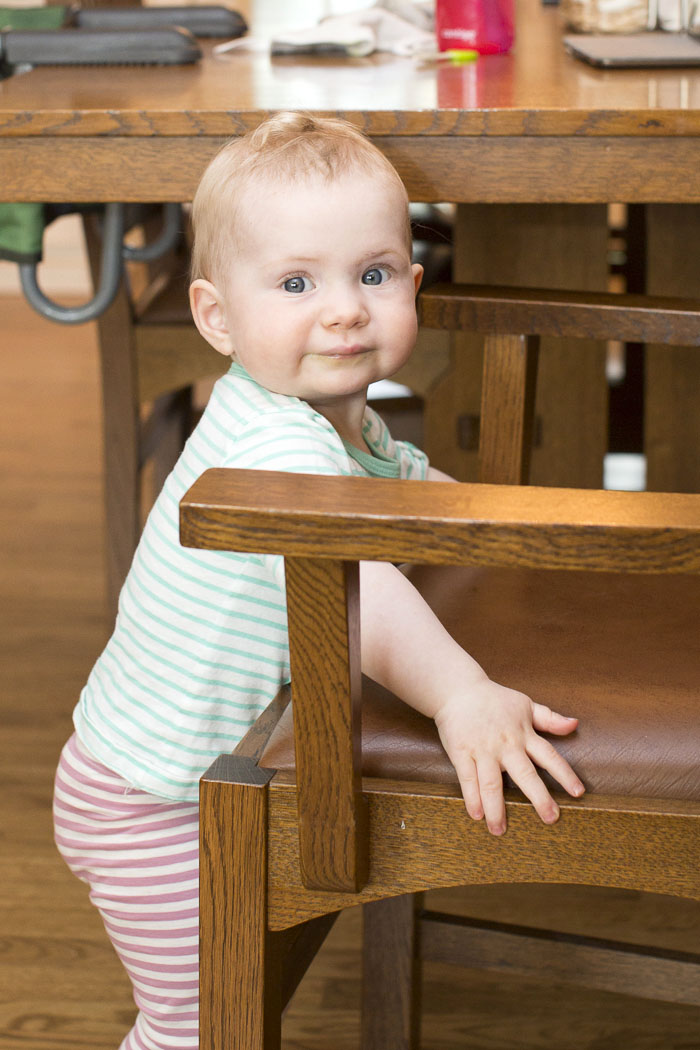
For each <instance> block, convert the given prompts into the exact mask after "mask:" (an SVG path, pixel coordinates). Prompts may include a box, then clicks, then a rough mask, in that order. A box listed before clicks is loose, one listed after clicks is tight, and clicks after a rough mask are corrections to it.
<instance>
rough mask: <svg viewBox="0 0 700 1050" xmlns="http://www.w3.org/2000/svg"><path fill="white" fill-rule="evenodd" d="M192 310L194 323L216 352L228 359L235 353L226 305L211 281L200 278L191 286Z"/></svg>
mask: <svg viewBox="0 0 700 1050" xmlns="http://www.w3.org/2000/svg"><path fill="white" fill-rule="evenodd" d="M190 309H191V310H192V317H193V318H194V323H195V324H196V325H197V328H198V329H199V333H200V335H202V336H203V337H204V338H205V339H206V341H207V342H208V343H210V344H211V346H213V347H214V349H215V350H218V351H219V353H220V354H224V355H225V356H226V357H230V356H231V353H232V352H233V347H232V346H231V339H230V336H229V331H228V325H227V321H226V313H225V310H224V304H223V301H222V299H221V296H220V295H219V292H218V291H217V289H216V287H215V286H214V285H213V284H212V283H211V281H205V280H204V279H203V278H198V279H197V280H196V281H193V282H192V284H191V285H190Z"/></svg>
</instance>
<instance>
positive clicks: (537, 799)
mask: <svg viewBox="0 0 700 1050" xmlns="http://www.w3.org/2000/svg"><path fill="white" fill-rule="evenodd" d="M505 770H506V772H507V773H508V774H509V776H510V778H511V780H512V781H513V783H515V784H517V786H518V787H519V788H520V790H521V791H522V793H523V795H525V797H526V798H529V800H530V802H532V805H533V806H534V807H535V810H536V812H537V815H538V816H539V817H540V819H541V820H543V821H544V823H545V824H554V822H555V821H557V820H558V819H559V806H558V805H557V804H556V802H555V801H554V799H553V798H552V796H551V795H550V793H549V791H547V788H546V786H545V783H544V781H543V780H542V778H541V777H540V775H539V773H538V772H537V770H536V769H535V767H534V765H533V764H532V762H531V761H530V759H529V758H528V757H527V755H526V754H525V753H524V752H522V751H521V752H519V753H518V754H517V755H513V756H512V757H511V758H510V760H508V761H506V762H505Z"/></svg>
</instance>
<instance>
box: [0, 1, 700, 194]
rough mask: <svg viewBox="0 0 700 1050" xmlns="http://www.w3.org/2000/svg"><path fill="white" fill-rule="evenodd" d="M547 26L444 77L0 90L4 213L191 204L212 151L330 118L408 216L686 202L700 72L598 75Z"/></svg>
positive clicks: (343, 65) (551, 22)
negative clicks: (391, 175)
mask: <svg viewBox="0 0 700 1050" xmlns="http://www.w3.org/2000/svg"><path fill="white" fill-rule="evenodd" d="M563 34H564V26H563V21H562V16H561V12H560V10H559V9H558V8H557V7H555V6H543V5H542V4H541V3H540V0H518V3H517V18H516V44H515V47H514V48H513V51H512V53H510V54H507V55H498V56H489V57H482V58H480V59H479V60H478V61H476V62H470V63H465V64H459V65H457V64H451V63H449V62H436V61H434V60H417V59H413V58H400V57H396V56H393V55H389V54H379V53H375V54H374V55H372V56H370V57H368V58H358V59H351V58H341V57H325V58H318V57H316V58H311V57H308V56H306V57H301V56H296V57H293V58H292V57H271V56H270V54H269V53H267V52H261V51H250V50H245V49H237V50H234V51H232V52H230V53H228V54H225V55H216V54H214V51H213V49H214V44H213V43H212V42H207V41H202V49H203V52H204V53H203V57H202V59H201V61H199V62H198V63H196V64H194V65H189V66H177V67H172V66H170V67H168V66H110V67H104V66H70V67H58V66H54V67H41V68H35V69H33V70H31V71H30V72H28V73H20V74H16V75H14V76H11V77H9V78H6V79H5V80H2V81H0V199H3V200H40V201H45V200H52V201H69V200H70V201H85V202H87V201H96V200H125V201H130V200H133V201H136V200H183V201H184V200H189V199H191V196H192V193H193V191H194V189H195V186H196V184H197V181H198V179H199V176H200V174H201V172H202V170H203V168H204V166H205V165H206V163H207V161H208V160H209V158H210V157H211V156H212V154H213V153H214V151H215V150H216V149H217V148H218V146H219V145H220V144H221V142H223V141H225V139H226V138H228V137H230V136H232V135H238V134H241V133H242V132H244V131H245V130H246V129H248V128H250V127H253V126H255V125H256V124H257V123H259V122H260V120H261V119H262V117H263V116H264V115H265V114H267V113H269V112H272V111H276V110H280V109H305V110H310V111H313V112H317V113H324V114H340V115H342V116H343V117H346V118H347V119H348V120H351V121H353V122H354V123H356V124H358V125H359V126H360V127H361V128H362V129H363V130H364V131H365V132H367V133H368V134H369V135H370V136H371V137H372V138H373V139H374V140H375V141H376V142H377V144H378V145H379V146H380V148H382V149H383V150H384V151H385V152H386V153H387V154H388V155H389V157H390V159H391V160H392V161H393V162H394V163H395V164H396V166H397V167H398V169H399V171H400V173H401V175H402V177H403V178H404V180H405V182H406V184H407V187H408V190H409V193H410V195H411V197H412V199H414V200H426V201H456V202H459V201H494V202H495V201H500V202H518V201H579V202H585V201H610V200H626V201H642V200H645V201H697V200H700V177H698V173H699V172H700V70H694V69H675V70H671V69H659V70H644V71H642V70H614V71H613V70H602V69H596V68H593V67H591V66H588V65H586V64H585V63H583V62H581V61H580V60H578V59H575V58H574V57H572V56H571V55H570V54H568V52H567V51H566V50H565V47H564V45H563V40H562V37H563Z"/></svg>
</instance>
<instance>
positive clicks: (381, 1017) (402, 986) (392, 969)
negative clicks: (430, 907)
mask: <svg viewBox="0 0 700 1050" xmlns="http://www.w3.org/2000/svg"><path fill="white" fill-rule="evenodd" d="M420 907H421V894H417V893H416V894H413V893H407V894H404V895H403V896H401V897H392V898H391V899H389V900H383V901H376V902H374V903H372V904H365V906H364V908H363V913H364V933H363V949H362V951H363V959H362V1050H418V1047H419V1045H420V988H421V981H420V976H421V975H420V953H419V951H418V945H417V944H416V935H417V922H416V916H417V912H418V910H419V908H420Z"/></svg>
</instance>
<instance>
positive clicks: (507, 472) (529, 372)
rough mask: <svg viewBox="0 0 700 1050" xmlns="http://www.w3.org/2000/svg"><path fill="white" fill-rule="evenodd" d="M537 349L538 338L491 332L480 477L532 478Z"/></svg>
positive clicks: (519, 481) (498, 481)
mask: <svg viewBox="0 0 700 1050" xmlns="http://www.w3.org/2000/svg"><path fill="white" fill-rule="evenodd" d="M538 351H539V339H538V337H537V336H526V335H488V336H487V337H486V339H485V341H484V368H483V378H482V385H481V419H480V427H479V481H485V482H489V483H490V484H493V485H526V484H527V482H528V481H529V476H530V454H531V450H532V437H533V430H534V417H535V388H536V385H537V357H538Z"/></svg>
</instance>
